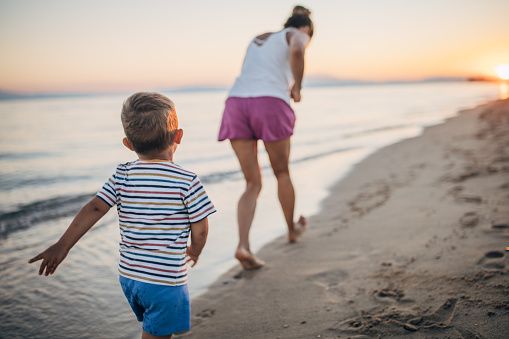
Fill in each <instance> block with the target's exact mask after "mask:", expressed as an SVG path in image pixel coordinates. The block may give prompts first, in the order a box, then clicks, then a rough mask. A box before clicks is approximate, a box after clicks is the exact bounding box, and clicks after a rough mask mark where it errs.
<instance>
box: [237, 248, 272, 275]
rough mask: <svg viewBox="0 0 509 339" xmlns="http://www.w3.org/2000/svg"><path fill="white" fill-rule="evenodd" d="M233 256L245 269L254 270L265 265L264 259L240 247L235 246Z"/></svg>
mask: <svg viewBox="0 0 509 339" xmlns="http://www.w3.org/2000/svg"><path fill="white" fill-rule="evenodd" d="M235 258H236V259H237V260H238V261H239V262H240V264H241V265H242V267H243V268H244V269H245V270H255V269H257V268H260V267H263V266H264V265H265V262H264V261H262V260H260V259H258V258H257V257H255V256H254V254H253V253H251V251H248V250H246V249H244V248H242V247H239V248H237V251H236V252H235Z"/></svg>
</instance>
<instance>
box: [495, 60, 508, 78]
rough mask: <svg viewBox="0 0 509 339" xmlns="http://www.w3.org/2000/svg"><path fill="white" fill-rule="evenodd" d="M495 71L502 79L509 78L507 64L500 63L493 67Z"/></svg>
mask: <svg viewBox="0 0 509 339" xmlns="http://www.w3.org/2000/svg"><path fill="white" fill-rule="evenodd" d="M495 73H497V75H498V76H499V77H500V78H501V79H504V80H509V64H500V65H497V66H496V67H495Z"/></svg>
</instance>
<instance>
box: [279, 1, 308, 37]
mask: <svg viewBox="0 0 509 339" xmlns="http://www.w3.org/2000/svg"><path fill="white" fill-rule="evenodd" d="M310 15H311V11H310V10H309V9H307V8H305V7H302V6H295V7H294V9H293V12H292V16H291V17H289V18H288V20H286V23H285V24H284V28H288V27H295V28H300V27H306V26H309V27H310V28H311V29H310V30H309V37H310V38H311V37H312V36H313V21H311V19H310V18H309V16H310Z"/></svg>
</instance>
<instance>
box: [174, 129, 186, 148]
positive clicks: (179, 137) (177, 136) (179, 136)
mask: <svg viewBox="0 0 509 339" xmlns="http://www.w3.org/2000/svg"><path fill="white" fill-rule="evenodd" d="M183 136H184V131H183V130H182V129H181V128H179V129H178V130H176V131H175V139H174V141H175V143H176V144H180V142H181V141H182V137H183Z"/></svg>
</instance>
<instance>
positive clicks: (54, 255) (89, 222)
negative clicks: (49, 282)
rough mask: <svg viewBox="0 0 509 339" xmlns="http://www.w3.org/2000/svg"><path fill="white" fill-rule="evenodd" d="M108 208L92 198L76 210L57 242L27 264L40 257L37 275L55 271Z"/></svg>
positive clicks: (102, 202) (105, 204) (95, 198)
mask: <svg viewBox="0 0 509 339" xmlns="http://www.w3.org/2000/svg"><path fill="white" fill-rule="evenodd" d="M109 209H110V206H109V205H108V204H107V203H105V202H104V201H103V200H101V199H99V198H98V197H94V198H92V200H90V201H89V202H88V203H87V204H86V205H85V206H83V208H82V209H81V210H80V211H79V212H78V214H77V215H76V217H74V220H73V221H72V222H71V225H69V227H68V228H67V231H65V233H64V234H63V235H62V237H60V240H58V242H57V243H55V244H54V245H52V246H50V247H48V248H47V249H46V250H45V251H44V252H42V253H40V254H38V255H37V256H35V257H33V258H32V259H30V260H29V261H28V263H29V264H31V263H33V262H36V261H39V260H41V259H42V263H41V267H40V268H39V275H41V274H43V272H44V269H46V273H45V275H46V276H47V275H49V274H53V273H55V270H56V269H57V267H58V265H60V263H61V262H62V261H63V260H64V259H65V257H66V256H67V253H69V251H70V250H71V248H72V247H73V246H74V245H75V244H76V243H77V242H78V240H80V238H81V237H82V236H83V235H84V234H85V233H87V232H88V230H89V229H90V228H92V226H94V225H95V223H96V222H97V221H99V219H101V218H102V217H103V216H104V215H105V214H106V213H107V212H108V211H109Z"/></svg>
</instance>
